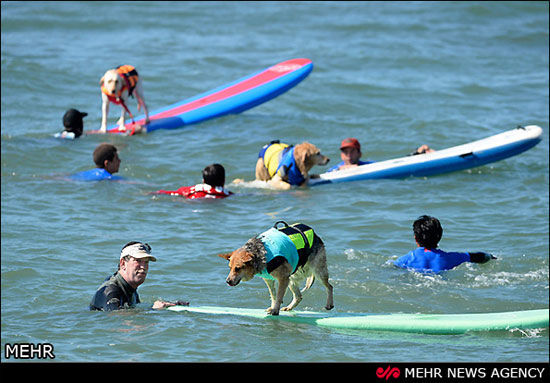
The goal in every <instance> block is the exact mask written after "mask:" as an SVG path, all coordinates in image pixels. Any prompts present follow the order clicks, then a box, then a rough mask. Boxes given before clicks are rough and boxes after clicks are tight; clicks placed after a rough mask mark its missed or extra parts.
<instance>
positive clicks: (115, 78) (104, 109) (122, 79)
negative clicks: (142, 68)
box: [99, 65, 149, 133]
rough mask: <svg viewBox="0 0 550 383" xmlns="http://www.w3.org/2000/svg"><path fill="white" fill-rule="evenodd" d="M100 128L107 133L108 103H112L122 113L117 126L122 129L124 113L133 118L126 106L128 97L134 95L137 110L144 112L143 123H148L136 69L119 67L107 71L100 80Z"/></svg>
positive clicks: (147, 113) (128, 66)
mask: <svg viewBox="0 0 550 383" xmlns="http://www.w3.org/2000/svg"><path fill="white" fill-rule="evenodd" d="M99 84H100V85H101V101H102V105H101V114H102V115H101V128H100V131H101V132H103V133H105V132H106V131H107V116H108V115H109V103H111V102H112V103H114V104H117V105H120V106H121V109H122V112H121V115H120V119H119V120H118V122H117V124H118V126H119V127H124V124H125V119H126V112H128V114H129V115H130V117H132V118H133V116H132V114H131V112H130V109H128V106H127V105H126V103H127V101H128V97H129V96H132V95H135V96H136V100H137V103H138V110H141V108H142V107H143V110H144V112H145V122H146V123H149V111H148V110H147V105H146V104H145V99H144V97H143V89H142V85H141V80H140V78H139V76H138V73H137V71H136V69H135V68H134V67H133V66H131V65H121V66H119V67H117V68H115V69H109V70H108V71H107V72H105V74H104V75H103V77H101V80H100V81H99Z"/></svg>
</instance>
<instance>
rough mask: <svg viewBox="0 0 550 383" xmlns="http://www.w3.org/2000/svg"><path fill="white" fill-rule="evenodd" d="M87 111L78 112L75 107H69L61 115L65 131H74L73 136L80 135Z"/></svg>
mask: <svg viewBox="0 0 550 383" xmlns="http://www.w3.org/2000/svg"><path fill="white" fill-rule="evenodd" d="M87 115H88V113H85V112H79V111H78V110H76V109H69V110H67V111H66V112H65V114H64V115H63V127H64V128H65V131H67V132H72V133H74V135H75V137H80V136H81V135H82V132H83V130H84V121H82V119H83V118H84V117H86V116H87Z"/></svg>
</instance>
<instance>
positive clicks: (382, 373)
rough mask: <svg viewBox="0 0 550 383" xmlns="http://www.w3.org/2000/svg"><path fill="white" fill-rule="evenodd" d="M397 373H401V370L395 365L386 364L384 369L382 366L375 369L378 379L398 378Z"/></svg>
mask: <svg viewBox="0 0 550 383" xmlns="http://www.w3.org/2000/svg"><path fill="white" fill-rule="evenodd" d="M399 375H401V370H399V368H397V367H393V368H392V367H391V366H390V365H388V367H386V369H385V370H384V369H383V368H382V367H378V368H377V369H376V376H377V377H378V378H380V379H382V378H386V380H388V379H389V378H399Z"/></svg>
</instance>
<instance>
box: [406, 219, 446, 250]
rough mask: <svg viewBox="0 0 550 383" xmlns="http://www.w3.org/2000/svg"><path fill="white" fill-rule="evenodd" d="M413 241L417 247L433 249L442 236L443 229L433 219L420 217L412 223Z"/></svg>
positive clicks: (437, 221)
mask: <svg viewBox="0 0 550 383" xmlns="http://www.w3.org/2000/svg"><path fill="white" fill-rule="evenodd" d="M413 232H414V239H415V240H416V243H417V244H418V246H421V247H425V248H426V249H435V248H437V245H438V243H439V241H440V240H441V237H442V236H443V228H442V227H441V223H440V222H439V220H438V219H437V218H435V217H430V216H429V215H422V216H420V217H418V219H417V220H416V221H414V223H413Z"/></svg>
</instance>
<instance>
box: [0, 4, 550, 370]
mask: <svg viewBox="0 0 550 383" xmlns="http://www.w3.org/2000/svg"><path fill="white" fill-rule="evenodd" d="M1 11H2V12H1V13H2V16H1V17H2V25H1V30H2V32H1V33H2V38H1V57H2V64H1V67H2V68H1V84H2V85H1V86H2V89H1V90H2V92H1V98H2V107H1V151H2V156H1V195H2V197H1V209H2V210H1V233H2V234H1V265H2V268H1V273H2V274H1V343H2V350H1V352H2V361H7V360H8V359H6V357H5V354H4V349H5V345H6V344H14V343H27V342H29V343H50V344H52V345H53V347H54V354H55V359H54V361H56V362H112V361H125V362H128V361H130V362H131V361H137V362H214V361H215V362H220V361H221V362H242V361H248V362H266V361H280V362H295V361H298V362H326V361H331V362H379V361H391V362H404V361H408V362H426V361H437V362H440V361H449V362H472V361H476V362H477V361H480V360H483V361H489V362H545V361H546V362H547V361H548V358H549V348H548V329H543V330H534V331H517V330H516V331H514V330H510V331H503V332H498V333H467V334H464V335H451V336H442V335H437V336H435V335H418V334H400V333H384V332H364V333H361V332H358V333H349V332H348V333H346V332H342V331H338V330H332V329H326V328H319V327H315V326H310V325H300V324H293V323H284V322H279V321H263V320H258V319H253V318H245V317H226V316H209V315H204V314H189V313H187V314H186V313H176V312H170V311H153V310H151V309H150V307H151V305H152V303H153V302H154V300H156V299H158V298H162V299H166V300H175V299H184V300H188V301H190V302H191V304H192V305H211V306H230V307H246V308H265V307H267V306H268V305H269V299H268V293H267V289H266V287H265V284H264V282H263V281H262V280H261V279H260V278H255V279H253V280H251V281H249V282H247V283H243V284H240V285H239V286H237V287H229V286H227V285H226V284H225V278H226V275H227V272H228V268H227V264H226V262H225V261H224V260H222V259H221V258H219V257H217V254H219V253H222V252H226V251H231V250H233V249H236V248H237V247H239V246H241V245H242V244H244V242H245V241H246V240H247V239H248V238H250V237H252V236H253V235H255V234H257V233H260V232H263V231H265V230H266V229H267V228H269V227H271V226H272V225H273V224H274V222H275V221H277V220H285V221H288V222H289V223H290V222H304V223H306V224H308V225H310V226H312V227H313V228H314V229H315V230H316V232H317V233H318V234H319V235H320V236H321V237H322V238H323V240H324V242H325V243H326V248H327V256H328V265H329V273H330V280H331V283H332V284H333V286H334V299H335V306H336V307H335V309H334V310H335V311H336V312H337V313H444V314H452V313H477V312H500V311H513V310H529V309H539V308H548V300H549V299H548V295H549V289H548V285H549V283H548V280H549V242H548V235H549V194H548V193H549V192H548V188H549V182H548V181H549V166H548V158H549V153H548V148H549V145H548V128H549V126H548V121H549V116H548V114H549V95H548V92H549V79H548V77H549V64H548V59H549V48H548V47H549V40H548V32H549V19H548V15H549V12H548V11H549V10H548V3H547V2H490V3H485V2H475V1H469V2H441V3H424V2H405V3H401V2H396V3H393V2H292V3H290V2H221V3H216V2H202V1H201V2H12V1H10V2H2V4H1ZM296 57H306V58H309V59H311V60H312V61H313V63H314V69H313V71H312V73H311V74H310V75H309V77H308V78H306V79H305V80H304V81H303V82H302V83H300V84H299V85H297V86H296V87H295V88H293V89H292V90H290V91H288V92H287V93H285V94H283V95H281V96H279V97H277V98H275V99H273V100H271V101H269V102H268V103H265V104H263V105H261V106H258V107H256V108H254V109H251V110H249V111H247V112H245V113H242V114H239V115H232V116H228V117H224V118H219V119H214V120H210V121H207V122H204V123H201V124H197V125H192V126H189V127H186V128H182V129H178V130H173V131H156V132H154V133H151V134H150V135H142V136H134V137H118V136H83V137H81V138H79V139H77V140H74V141H65V140H59V139H55V138H53V134H54V133H56V132H59V131H60V130H61V118H62V116H63V113H64V112H65V110H67V109H69V108H77V109H79V110H81V111H86V112H87V113H88V116H87V117H86V118H85V120H84V121H85V129H97V128H99V125H100V121H101V98H100V90H99V79H100V78H101V76H102V75H103V73H104V72H105V71H106V70H107V69H109V68H112V67H114V66H117V65H120V64H132V65H134V66H136V67H137V68H138V71H139V73H140V75H141V77H142V79H143V87H144V93H145V98H146V101H147V104H148V106H149V109H150V110H154V109H157V108H160V107H163V106H165V105H169V104H172V103H175V102H177V101H180V100H183V99H186V98H189V97H192V96H195V95H197V94H199V93H202V92H205V91H208V90H210V89H213V88H216V87H218V86H221V85H223V84H226V83H229V82H232V81H234V80H236V79H238V78H241V77H243V76H245V75H248V74H250V73H253V72H256V71H258V70H261V69H264V68H267V67H268V66H270V65H273V64H275V63H278V62H280V61H284V60H287V59H291V58H296ZM129 107H130V108H131V109H132V110H133V111H135V110H136V105H135V103H134V101H133V100H132V101H131V102H130V105H129ZM117 114H118V110H117V108H115V107H112V108H111V115H110V122H114V121H115V120H116V118H117V117H116V116H117ZM528 124H535V125H539V126H541V127H542V128H543V130H544V133H543V140H542V142H541V143H539V144H538V145H537V146H536V147H534V148H533V149H531V150H529V151H527V152H525V153H522V154H520V155H518V156H516V157H513V158H509V159H506V160H503V161H500V162H496V163H493V164H490V165H486V166H482V167H479V168H475V169H471V170H467V171H460V172H455V173H450V174H445V175H441V176H434V177H427V178H407V179H403V180H377V181H363V182H353V183H344V184H337V185H336V184H335V185H324V186H319V187H316V188H302V189H296V190H291V191H286V192H279V191H274V190H269V189H260V188H250V187H243V186H236V185H231V183H230V182H231V180H233V179H235V178H244V179H245V180H252V179H253V178H254V166H255V161H256V156H257V153H258V151H259V149H260V147H261V146H262V145H264V144H265V143H266V142H269V141H270V140H272V139H280V140H282V141H283V142H287V143H291V144H297V143H300V142H302V141H304V140H307V141H309V142H312V143H314V144H315V145H317V146H318V147H319V148H320V149H321V151H322V152H323V153H324V154H326V155H328V156H329V157H330V158H331V162H330V164H334V163H336V162H338V161H339V150H338V147H339V143H340V141H341V140H342V139H343V138H345V137H349V136H353V137H357V138H358V139H359V140H360V142H361V143H362V146H363V159H370V160H384V159H390V158H395V157H400V156H403V155H406V154H407V153H409V152H410V151H412V150H413V149H414V148H416V147H417V146H419V145H420V144H422V143H427V144H429V145H430V146H432V147H434V148H446V147H450V146H454V145H458V144H462V143H466V142H469V141H473V140H477V139H480V138H484V137H487V136H490V135H493V134H497V133H500V132H502V131H505V130H509V129H512V128H514V127H516V126H517V125H528ZM101 142H109V143H113V144H115V145H116V146H117V147H118V148H119V155H120V157H121V159H122V164H121V168H120V172H119V174H120V175H121V176H123V177H124V178H125V179H126V182H98V183H76V182H69V181H66V180H65V179H64V178H63V177H64V176H66V175H68V174H72V173H75V172H77V171H81V170H86V169H89V168H92V167H93V161H92V152H93V150H94V148H95V147H96V146H97V145H98V144H99V143H101ZM213 162H218V163H221V164H223V165H224V167H225V169H226V174H227V187H228V188H229V189H230V190H232V191H234V192H235V193H236V194H235V195H234V196H232V197H230V198H227V199H225V200H219V201H185V200H182V199H180V198H176V197H169V196H151V195H150V194H148V193H149V192H151V191H154V190H158V189H161V188H162V189H171V188H173V189H175V188H178V187H180V186H183V185H191V184H195V183H197V182H199V181H200V180H201V170H202V169H203V168H204V167H205V166H206V165H208V164H211V163H213ZM323 170H324V168H322V167H319V168H317V169H314V172H315V171H316V172H322V171H323ZM422 214H430V215H433V216H436V217H438V218H439V219H440V221H441V223H442V225H443V228H444V234H443V239H442V241H441V243H440V246H441V248H443V249H445V250H448V251H469V250H471V251H488V252H491V253H492V254H494V255H495V256H496V257H497V258H498V259H497V260H495V261H491V262H489V263H487V264H483V265H476V264H463V265H461V266H459V267H458V268H456V269H454V270H451V271H448V272H446V273H444V274H442V275H436V276H434V275H423V274H419V273H414V272H407V271H404V270H400V269H397V268H394V267H393V266H391V265H389V264H388V261H391V260H394V259H396V258H397V257H399V256H400V255H403V254H405V253H406V252H408V251H409V250H412V249H413V248H414V247H415V243H414V240H413V235H412V222H413V221H414V220H415V219H416V218H417V217H418V216H420V215H422ZM131 240H139V241H144V242H148V243H149V244H150V245H151V246H152V248H153V253H154V254H155V256H156V257H157V258H158V262H156V263H151V264H150V270H149V275H148V277H147V280H146V282H145V283H144V284H143V285H142V286H140V288H139V293H140V296H141V300H142V302H143V303H142V304H141V305H139V307H137V308H136V309H135V310H127V311H121V312H113V313H103V312H90V311H88V304H89V303H90V300H91V298H92V296H93V294H94V292H95V290H96V289H97V288H98V287H99V285H100V284H101V282H102V281H103V279H104V278H105V277H106V276H108V275H109V274H110V273H112V272H114V271H115V269H116V265H117V260H118V255H119V252H120V249H121V248H122V246H123V245H124V244H125V243H127V242H129V241H131ZM289 299H290V296H289V294H288V295H287V296H286V299H285V302H288V301H289ZM324 302H325V292H324V289H323V288H322V286H321V284H320V283H317V284H315V285H314V286H313V287H312V289H311V290H310V291H309V292H308V293H307V294H306V295H305V296H304V300H303V301H302V303H301V304H300V306H299V308H300V309H301V310H310V311H322V310H323V308H322V307H323V305H324ZM236 350H238V351H239V352H235V351H236ZM12 360H13V359H9V360H8V361H12Z"/></svg>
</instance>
